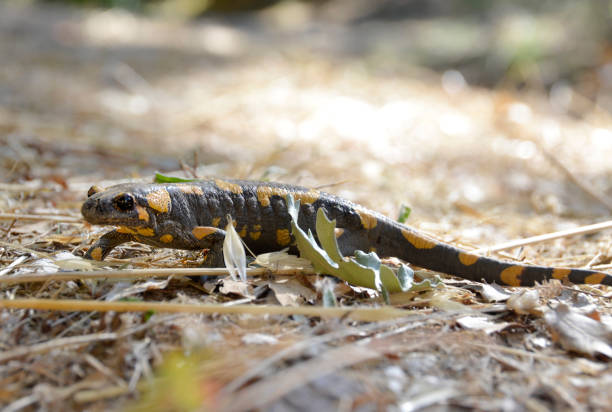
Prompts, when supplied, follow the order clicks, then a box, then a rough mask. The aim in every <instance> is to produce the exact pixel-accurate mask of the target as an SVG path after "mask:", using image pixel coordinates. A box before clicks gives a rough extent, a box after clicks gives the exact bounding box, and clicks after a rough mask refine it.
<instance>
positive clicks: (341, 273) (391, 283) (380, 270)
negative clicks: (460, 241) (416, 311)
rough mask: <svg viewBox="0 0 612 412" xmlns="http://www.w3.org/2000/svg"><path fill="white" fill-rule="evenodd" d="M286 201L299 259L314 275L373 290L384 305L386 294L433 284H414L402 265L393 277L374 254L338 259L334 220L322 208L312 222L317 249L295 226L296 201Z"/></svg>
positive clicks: (387, 298)
mask: <svg viewBox="0 0 612 412" xmlns="http://www.w3.org/2000/svg"><path fill="white" fill-rule="evenodd" d="M286 199H287V207H288V210H289V215H290V216H291V230H292V234H293V237H294V238H295V240H296V244H297V247H298V250H299V251H300V256H301V257H303V258H306V259H308V260H310V262H312V266H313V267H314V269H315V271H316V272H318V273H326V274H329V275H333V276H336V277H338V278H340V279H342V280H344V281H346V282H348V283H351V284H353V285H356V286H363V287H367V288H370V289H376V290H378V291H379V292H380V293H381V295H382V296H383V298H384V299H385V301H386V302H389V293H394V292H402V291H407V290H421V289H427V288H431V287H434V286H435V285H436V282H433V281H429V280H426V281H423V282H420V283H415V282H414V280H413V275H414V271H413V270H412V269H410V268H409V267H407V266H405V265H402V266H401V267H400V269H399V270H398V273H397V274H396V273H395V272H394V271H393V270H392V269H391V268H390V267H388V266H386V265H383V264H382V262H381V261H380V258H379V257H378V256H377V255H376V253H374V252H370V253H364V252H361V251H356V252H355V258H345V257H344V256H342V254H341V253H340V250H339V248H338V242H337V240H336V235H335V229H336V221H335V220H333V221H332V220H329V219H328V218H327V216H326V215H325V210H324V209H323V208H319V210H318V211H317V220H316V232H317V237H318V239H319V242H320V243H321V246H319V244H318V243H317V241H316V239H315V238H314V236H313V234H312V233H311V232H310V230H309V231H308V233H306V232H304V231H303V230H302V229H301V228H300V227H299V226H298V224H297V222H298V215H299V210H300V201H299V200H297V201H295V200H294V199H293V196H291V195H290V194H289V195H287V197H286Z"/></svg>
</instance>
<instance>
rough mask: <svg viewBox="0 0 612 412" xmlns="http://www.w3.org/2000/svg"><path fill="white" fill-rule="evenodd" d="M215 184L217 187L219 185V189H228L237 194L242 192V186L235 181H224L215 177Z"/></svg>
mask: <svg viewBox="0 0 612 412" xmlns="http://www.w3.org/2000/svg"><path fill="white" fill-rule="evenodd" d="M215 184H216V185H217V187H219V189H223V190H228V191H230V192H232V193H235V194H237V195H239V194H241V193H242V187H240V185H237V184H236V183H230V182H226V181H225V180H221V179H215Z"/></svg>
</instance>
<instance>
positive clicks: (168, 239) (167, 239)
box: [159, 233, 174, 243]
mask: <svg viewBox="0 0 612 412" xmlns="http://www.w3.org/2000/svg"><path fill="white" fill-rule="evenodd" d="M173 240H174V236H172V235H171V234H170V233H166V234H165V235H162V236H160V237H159V241H160V242H162V243H172V241H173Z"/></svg>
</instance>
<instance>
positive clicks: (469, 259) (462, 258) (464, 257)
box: [459, 252, 480, 266]
mask: <svg viewBox="0 0 612 412" xmlns="http://www.w3.org/2000/svg"><path fill="white" fill-rule="evenodd" d="M478 259H480V257H479V256H478V255H474V254H472V253H464V252H459V262H461V263H462V264H463V265H465V266H470V265H473V264H474V263H476V262H477V261H478Z"/></svg>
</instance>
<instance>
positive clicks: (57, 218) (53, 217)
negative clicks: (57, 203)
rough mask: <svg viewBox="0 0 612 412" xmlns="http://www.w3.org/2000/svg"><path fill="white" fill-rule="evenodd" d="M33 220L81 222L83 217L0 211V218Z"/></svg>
mask: <svg viewBox="0 0 612 412" xmlns="http://www.w3.org/2000/svg"><path fill="white" fill-rule="evenodd" d="M13 219H17V220H34V221H50V222H64V223H83V219H81V218H80V217H75V216H59V215H25V214H20V213H0V220H13Z"/></svg>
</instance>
